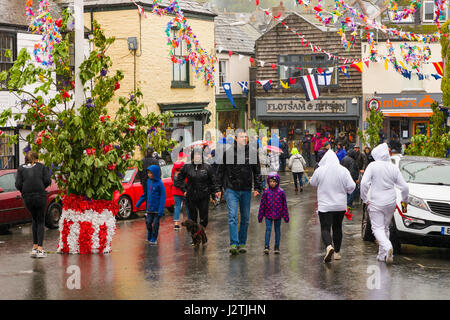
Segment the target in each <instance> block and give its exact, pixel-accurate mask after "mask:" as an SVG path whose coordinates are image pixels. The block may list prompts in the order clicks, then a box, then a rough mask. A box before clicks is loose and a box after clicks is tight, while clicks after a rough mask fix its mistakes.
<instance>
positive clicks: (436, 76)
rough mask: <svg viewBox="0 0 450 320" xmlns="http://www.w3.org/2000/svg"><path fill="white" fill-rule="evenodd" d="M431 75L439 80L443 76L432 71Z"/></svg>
mask: <svg viewBox="0 0 450 320" xmlns="http://www.w3.org/2000/svg"><path fill="white" fill-rule="evenodd" d="M431 76H432V77H433V78H434V79H435V80H439V79H441V78H442V77H441V76H440V75H439V74H435V73H432V74H431Z"/></svg>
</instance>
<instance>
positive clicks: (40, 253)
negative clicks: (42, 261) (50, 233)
mask: <svg viewBox="0 0 450 320" xmlns="http://www.w3.org/2000/svg"><path fill="white" fill-rule="evenodd" d="M46 256H47V254H46V253H45V251H44V250H37V253H36V258H45V257H46Z"/></svg>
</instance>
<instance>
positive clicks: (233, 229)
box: [217, 129, 261, 254]
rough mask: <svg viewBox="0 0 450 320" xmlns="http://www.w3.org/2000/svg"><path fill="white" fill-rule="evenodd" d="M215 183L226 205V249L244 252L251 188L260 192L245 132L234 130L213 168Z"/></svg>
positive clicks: (255, 160) (253, 154)
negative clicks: (215, 166)
mask: <svg viewBox="0 0 450 320" xmlns="http://www.w3.org/2000/svg"><path fill="white" fill-rule="evenodd" d="M217 179H218V183H219V185H220V186H221V187H223V188H224V190H225V194H224V196H225V200H226V201H227V205H228V227H229V232H230V245H231V248H230V252H231V254H237V253H238V252H241V253H245V252H246V249H245V244H246V242H247V230H248V224H249V219H250V203H251V192H252V187H253V188H254V191H253V195H254V196H255V197H256V196H257V195H259V194H260V193H261V168H260V164H259V159H258V152H257V150H256V148H254V150H253V148H250V146H249V145H248V143H247V133H246V132H245V131H243V130H242V129H238V130H236V137H235V142H234V144H233V145H231V146H230V147H229V148H228V149H226V151H225V152H224V153H223V156H222V161H221V162H220V164H219V167H218V170H217ZM238 208H240V213H241V223H240V226H239V232H238V228H237V220H238V219H237V212H238Z"/></svg>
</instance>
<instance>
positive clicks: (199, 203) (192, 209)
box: [186, 195, 209, 228]
mask: <svg viewBox="0 0 450 320" xmlns="http://www.w3.org/2000/svg"><path fill="white" fill-rule="evenodd" d="M186 205H187V207H188V210H189V216H190V217H191V220H193V221H194V222H196V223H198V222H197V218H198V216H200V224H201V225H202V226H203V227H204V228H206V226H207V225H208V209H209V197H207V198H204V199H195V200H194V199H192V198H189V195H188V197H187V198H186Z"/></svg>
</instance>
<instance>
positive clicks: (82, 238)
mask: <svg viewBox="0 0 450 320" xmlns="http://www.w3.org/2000/svg"><path fill="white" fill-rule="evenodd" d="M79 224H80V235H79V236H78V243H79V245H80V254H89V253H91V252H92V234H93V233H94V228H93V227H92V223H91V222H89V221H80V222H79Z"/></svg>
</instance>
